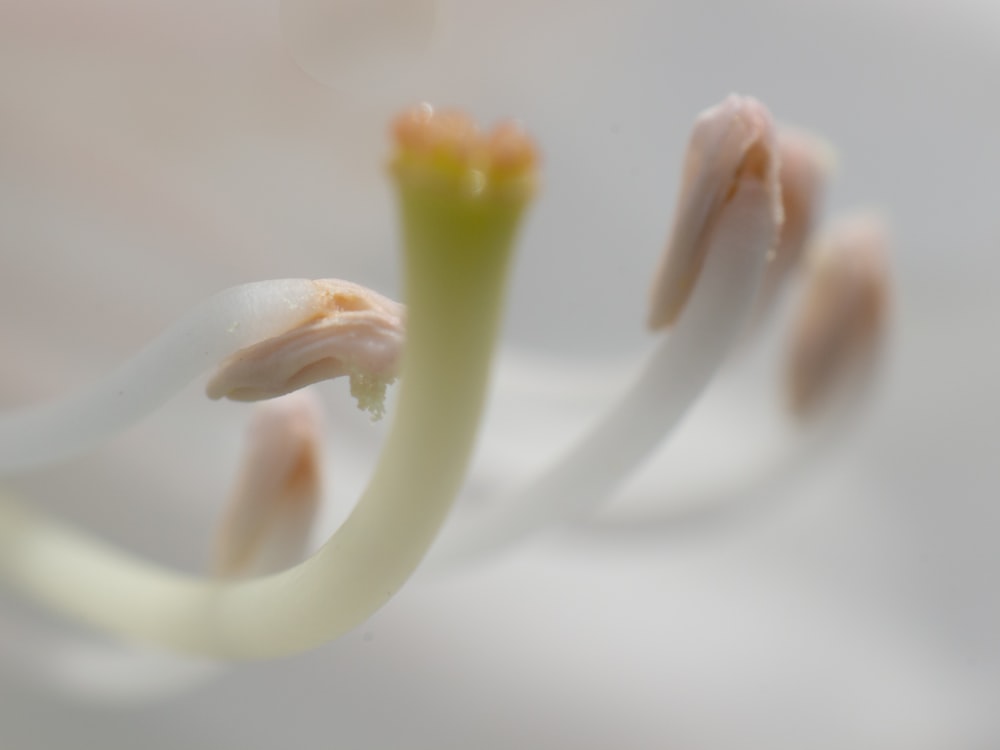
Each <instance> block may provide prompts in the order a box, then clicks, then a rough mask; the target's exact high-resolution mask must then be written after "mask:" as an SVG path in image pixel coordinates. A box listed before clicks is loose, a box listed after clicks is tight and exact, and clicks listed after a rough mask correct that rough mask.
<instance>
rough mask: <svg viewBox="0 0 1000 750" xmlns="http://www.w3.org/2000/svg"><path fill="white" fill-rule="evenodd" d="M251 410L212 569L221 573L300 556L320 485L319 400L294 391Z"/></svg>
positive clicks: (267, 567)
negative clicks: (251, 418)
mask: <svg viewBox="0 0 1000 750" xmlns="http://www.w3.org/2000/svg"><path fill="white" fill-rule="evenodd" d="M256 409H257V410H256V413H255V414H254V417H253V420H252V421H251V423H250V428H249V430H248V432H247V443H246V448H245V451H244V456H243V463H242V467H241V469H240V473H239V475H238V477H237V479H236V483H235V485H234V487H233V491H232V495H231V496H230V499H229V503H228V506H227V509H226V512H225V516H224V518H223V522H222V525H221V527H220V529H219V535H218V538H217V541H216V548H215V563H214V572H215V574H216V575H218V576H222V577H226V578H243V577H249V576H253V575H263V574H267V573H276V572H279V571H281V570H284V569H285V568H288V567H291V566H292V565H296V564H298V563H300V562H301V561H302V560H303V559H304V558H305V557H306V554H307V552H308V544H309V534H310V531H311V528H312V524H313V519H314V517H315V515H316V509H317V508H318V506H319V502H320V497H321V492H322V487H321V485H322V478H321V466H322V458H321V443H322V431H321V420H320V412H319V407H318V405H317V403H316V402H315V401H314V400H313V399H312V398H310V397H309V396H308V394H307V393H295V394H292V395H290V396H284V397H283V398H279V399H276V400H275V401H272V402H269V403H266V404H261V405H260V406H258V407H256Z"/></svg>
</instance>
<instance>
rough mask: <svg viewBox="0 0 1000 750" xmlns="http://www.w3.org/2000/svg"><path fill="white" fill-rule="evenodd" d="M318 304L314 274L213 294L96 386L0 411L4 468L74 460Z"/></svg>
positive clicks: (2, 470)
mask: <svg viewBox="0 0 1000 750" xmlns="http://www.w3.org/2000/svg"><path fill="white" fill-rule="evenodd" d="M319 302H320V295H319V293H318V292H317V289H316V287H315V285H314V284H313V282H312V281H309V280H307V279H284V280H276V281H262V282H256V283H252V284H244V285H242V286H237V287H232V288H230V289H227V290H225V291H222V292H220V293H218V294H216V295H215V296H213V297H210V298H209V299H208V300H206V301H205V302H203V303H202V304H201V305H199V306H198V307H196V308H195V309H194V310H193V311H192V312H191V313H189V314H188V315H186V316H185V317H184V318H182V319H181V320H179V321H178V322H176V323H175V324H174V325H172V326H171V327H170V328H168V329H167V330H166V331H164V332H163V333H162V334H161V335H160V336H158V337H157V338H156V339H154V340H153V341H152V342H150V343H149V344H147V345H146V346H145V347H143V348H142V349H141V350H140V351H139V352H138V353H137V354H135V355H134V356H133V357H132V358H131V359H129V360H127V361H126V362H125V363H123V364H122V365H120V366H119V367H118V369H116V370H114V371H113V372H111V373H110V374H108V375H107V376H105V377H104V378H102V379H101V380H99V381H97V382H95V383H93V384H92V385H90V386H89V387H86V388H83V389H82V390H80V391H77V392H75V393H72V394H70V395H69V396H67V397H65V398H62V399H59V400H57V401H53V402H47V403H45V404H41V405H38V406H29V407H24V408H21V409H17V410H14V411H11V412H7V413H5V414H0V473H8V474H9V473H11V472H15V471H21V470H27V469H32V468H35V467H38V466H42V465H44V464H48V463H52V462H55V461H59V460H62V459H65V458H69V457H71V456H73V455H74V454H76V453H79V452H81V451H83V450H85V449H86V448H88V447H89V446H90V445H92V444H94V443H96V442H98V441H100V440H102V439H104V438H107V437H109V436H111V435H113V434H115V433H116V432H118V431H119V430H121V429H122V428H124V427H127V426H128V425H129V424H131V423H133V422H135V421H137V420H138V419H139V418H141V417H143V416H145V415H146V414H148V413H150V412H151V411H153V410H154V409H156V408H157V407H159V406H160V405H162V404H163V403H164V402H165V401H166V400H167V399H168V398H169V397H170V396H172V395H173V394H174V393H176V392H177V391H179V390H180V389H181V388H183V387H184V386H185V385H187V384H188V383H189V382H190V381H191V380H193V379H194V378H195V377H197V376H198V375H200V374H201V373H203V372H205V371H206V370H208V369H209V368H210V367H212V366H214V365H216V364H218V363H219V362H220V361H221V360H222V359H225V358H226V357H228V356H230V355H231V354H233V353H235V352H237V351H239V350H240V349H243V348H244V347H247V346H250V345H252V344H256V343H258V342H260V341H263V340H265V339H268V338H271V337H273V336H276V335H279V334H281V333H283V332H284V331H286V330H288V329H289V328H291V327H293V326H295V325H297V324H298V323H299V322H301V321H302V320H303V319H304V318H308V317H309V315H310V314H312V311H313V310H315V309H316V305H317V304H319Z"/></svg>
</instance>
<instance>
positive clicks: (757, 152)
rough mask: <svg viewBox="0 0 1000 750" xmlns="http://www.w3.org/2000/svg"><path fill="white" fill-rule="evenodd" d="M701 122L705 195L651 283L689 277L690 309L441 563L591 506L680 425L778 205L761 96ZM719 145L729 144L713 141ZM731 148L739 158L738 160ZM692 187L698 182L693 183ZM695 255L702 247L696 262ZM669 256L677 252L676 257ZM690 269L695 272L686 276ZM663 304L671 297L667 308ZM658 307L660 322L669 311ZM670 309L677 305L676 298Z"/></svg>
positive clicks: (722, 350)
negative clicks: (570, 441) (569, 440)
mask: <svg viewBox="0 0 1000 750" xmlns="http://www.w3.org/2000/svg"><path fill="white" fill-rule="evenodd" d="M750 116H752V121H753V123H754V124H755V125H754V128H753V129H752V135H753V139H752V141H751V142H750V145H748V146H746V147H745V148H742V147H739V148H738V147H736V146H734V145H733V144H734V143H736V144H744V143H746V141H747V130H746V129H745V128H744V125H743V124H742V123H743V122H744V120H745V119H746V118H747V117H750ZM695 130H696V135H695V137H694V138H693V139H692V146H691V151H690V152H689V157H688V159H687V166H688V170H687V172H686V174H685V175H684V181H685V189H684V194H685V196H689V195H691V194H693V193H695V194H697V195H698V196H699V197H698V199H692V198H689V197H682V199H681V201H680V207H679V210H681V211H687V212H691V213H692V214H693V216H684V215H682V216H678V217H677V218H676V220H675V225H674V226H675V230H674V240H673V241H672V242H671V244H670V246H669V248H668V251H667V252H668V256H669V257H668V258H667V260H666V261H665V262H664V265H662V266H661V271H660V274H659V275H658V279H657V286H656V287H655V288H657V289H666V288H667V287H669V288H670V289H673V290H677V291H679V290H681V288H682V287H683V286H685V285H687V284H688V283H689V282H690V286H691V288H690V289H689V290H687V292H686V293H685V294H684V297H685V302H686V304H685V306H684V308H685V309H684V313H683V315H680V317H679V319H678V320H677V323H676V326H675V328H674V330H673V331H672V332H671V334H670V335H669V336H668V337H667V338H666V339H665V340H664V341H663V343H661V344H660V346H659V347H658V348H657V349H656V351H655V352H654V353H653V356H652V357H651V358H650V360H649V362H648V363H647V365H646V367H645V368H644V370H643V371H642V372H641V373H640V375H639V377H638V379H637V380H636V382H635V384H634V385H633V386H632V387H631V388H630V389H629V390H628V391H627V392H626V393H625V395H624V396H623V397H622V398H621V400H620V401H619V402H618V403H617V404H616V405H615V406H614V407H612V408H611V409H610V410H609V411H608V413H607V414H606V415H605V416H604V417H603V418H601V419H600V420H599V421H598V422H597V424H596V425H595V426H594V427H593V428H592V429H591V430H590V431H589V432H588V433H587V434H586V435H584V436H583V438H582V439H581V440H580V441H579V442H577V444H576V445H575V446H574V447H573V448H572V449H570V450H569V451H568V452H567V453H566V455H565V456H564V457H563V458H562V459H560V460H559V461H557V462H556V463H555V464H554V465H553V466H551V467H550V468H549V469H548V470H546V471H545V472H543V473H542V475H541V476H539V477H538V478H537V479H535V481H533V482H532V483H530V484H529V485H527V486H526V487H524V488H523V489H521V490H520V491H519V492H517V493H516V494H515V495H514V496H513V497H509V498H503V499H499V500H497V501H496V502H495V503H492V504H491V507H490V510H487V511H484V512H482V513H480V514H479V515H478V516H476V517H474V518H469V519H467V520H466V522H464V523H461V522H460V523H458V524H456V528H455V533H454V534H452V535H451V536H450V537H446V539H445V540H443V541H444V544H443V545H442V546H440V547H439V548H437V549H436V550H435V554H434V557H433V561H434V563H435V564H436V565H438V566H440V567H442V568H448V567H451V566H453V565H454V564H455V563H465V562H467V561H469V560H470V559H476V558H481V557H483V556H485V555H488V554H490V553H493V552H496V551H497V550H498V549H500V548H503V547H505V546H507V545H509V544H511V543H512V542H515V541H518V540H521V539H523V538H524V537H525V536H527V535H528V534H529V533H531V532H533V531H537V530H539V529H542V528H545V527H546V526H547V525H548V524H551V523H554V522H557V521H561V522H565V521H569V520H572V519H575V518H579V517H581V516H584V515H586V514H587V513H588V512H590V511H591V510H593V509H594V508H595V507H596V506H597V505H599V504H600V503H601V502H602V501H604V500H605V499H606V498H608V497H609V495H610V494H611V493H612V492H613V490H614V489H615V487H617V486H618V485H619V484H620V483H621V482H622V481H624V479H625V478H626V477H627V476H628V475H629V474H630V473H632V472H633V471H634V470H635V469H636V468H637V467H638V466H639V465H640V464H641V463H642V462H643V461H644V460H645V459H646V458H647V457H648V456H649V455H650V453H651V452H652V451H653V449H654V448H655V447H656V446H657V445H658V444H659V443H660V442H661V441H662V440H663V439H664V438H665V437H666V436H667V435H669V434H670V432H671V431H672V430H673V429H674V428H675V427H676V426H677V425H678V424H679V423H680V421H681V419H682V418H683V416H684V415H685V413H686V412H687V410H688V408H689V407H690V406H691V405H692V403H694V401H695V400H696V399H697V398H698V396H699V395H700V394H701V393H702V391H703V390H704V389H705V387H706V386H707V385H708V383H709V382H710V380H711V378H712V375H713V374H714V373H715V371H716V370H717V368H718V367H719V366H720V365H721V364H722V362H723V361H724V360H725V357H726V355H727V354H728V352H729V351H730V349H731V348H732V345H733V343H734V342H735V341H736V339H737V337H738V335H739V334H740V333H741V332H742V330H743V328H744V326H745V325H746V323H747V321H748V320H749V318H750V313H751V310H752V308H753V304H754V300H755V298H756V294H757V291H758V289H759V287H760V282H761V279H762V277H763V272H764V267H765V265H766V259H767V255H768V252H769V251H770V250H771V249H772V248H773V247H774V245H775V243H776V242H777V239H778V230H779V224H780V216H781V205H780V194H779V192H780V191H779V189H778V183H777V168H776V166H775V161H776V160H775V152H774V133H773V126H772V125H771V118H770V115H769V114H768V113H767V111H766V110H765V109H764V108H763V106H762V105H760V104H758V103H756V102H754V101H753V100H747V99H739V98H736V97H730V99H728V100H726V102H724V103H723V104H722V105H720V106H719V107H716V108H714V109H712V110H709V111H708V113H706V114H705V115H702V116H701V117H700V118H699V120H698V122H697V123H696V125H695ZM710 136H711V137H710ZM713 146H714V147H718V148H721V149H723V151H724V154H723V155H721V156H720V155H718V154H716V153H714V152H713V151H711V150H706V149H710V148H711V147H713ZM734 152H735V153H739V154H741V155H742V158H741V159H740V160H736V159H734V158H732V155H733V153H734ZM724 157H725V158H724ZM723 167H725V168H723ZM722 175H728V178H729V179H728V181H724V180H722V179H721V176H722ZM692 185H698V186H701V188H699V190H697V191H692V189H691V186H692ZM709 185H711V186H712V189H711V190H709V189H708V186H709ZM709 204H711V208H709ZM696 227H697V231H695V228H696ZM694 235H697V239H696V240H695V241H693V242H690V243H689V242H686V241H681V239H680V238H682V237H688V238H690V237H693V236H694ZM678 250H681V251H683V252H681V253H680V254H678ZM692 253H700V254H701V255H703V256H704V257H703V258H702V259H701V261H696V260H695V259H694V258H693V255H692ZM672 259H679V265H678V264H677V263H674V261H673V260H672ZM694 265H698V266H699V268H698V269H697V271H698V272H697V273H695V272H694V270H693V269H694ZM701 265H703V266H704V267H703V268H702V267H701ZM665 267H667V268H668V270H667V271H666V275H664V270H663V269H664V268H665ZM689 273H695V275H694V276H691V277H688V276H685V275H684V274H689ZM682 277H683V283H680V280H682ZM664 279H666V282H664ZM695 280H697V284H695ZM675 282H677V283H678V284H679V285H677V286H675V285H674V283H675ZM661 283H666V286H665V287H664V286H661ZM688 296H690V299H687V297H688ZM676 301H677V298H676V297H672V298H670V299H667V298H666V297H664V296H661V295H659V294H654V311H659V312H663V311H664V310H667V309H668V308H669V309H670V310H674V303H676ZM658 302H664V303H666V302H669V303H670V304H669V305H666V306H664V307H660V306H658V304H657V303H658ZM659 312H656V313H655V314H656V315H657V317H656V319H657V320H660V319H663V318H661V317H659ZM675 312H676V313H677V314H678V315H679V313H680V310H679V308H677V309H676V311H675ZM670 315H674V312H671V313H670ZM667 317H670V316H667ZM670 319H672V318H670Z"/></svg>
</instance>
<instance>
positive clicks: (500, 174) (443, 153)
mask: <svg viewBox="0 0 1000 750" xmlns="http://www.w3.org/2000/svg"><path fill="white" fill-rule="evenodd" d="M392 135H393V138H394V140H395V142H396V146H397V148H398V156H397V160H398V162H399V161H407V162H410V163H414V162H416V163H421V164H424V165H426V166H430V167H431V168H432V169H433V170H434V171H439V170H441V171H443V172H444V173H449V172H451V173H454V174H457V175H460V176H463V177H467V176H468V175H469V174H470V173H476V174H477V175H481V178H479V177H477V180H473V181H472V182H474V183H475V182H478V183H480V184H479V188H480V189H481V188H483V187H485V186H486V185H483V184H482V183H483V182H485V183H486V184H487V185H488V184H491V183H496V182H498V181H506V180H508V179H518V178H522V177H525V176H528V175H530V174H531V173H532V172H533V171H534V168H535V166H536V165H537V163H538V152H537V149H536V147H535V144H534V142H533V141H532V139H531V138H530V137H529V136H528V135H527V134H526V133H525V132H524V130H523V129H522V128H521V127H520V125H518V124H517V123H516V122H511V121H506V122H501V123H499V124H498V125H496V126H495V127H494V128H493V129H492V130H491V131H487V132H484V131H482V130H480V129H479V127H478V126H477V125H476V123H475V121H474V120H473V119H472V118H471V117H470V116H469V115H467V114H466V113H464V112H461V111H457V110H435V109H434V108H433V107H431V106H430V105H429V104H420V105H417V106H415V107H411V108H409V109H407V110H405V111H404V112H402V113H401V114H399V115H397V116H396V118H395V119H394V120H393V122H392ZM398 162H397V163H398ZM466 182H467V183H468V182H469V181H468V180H467V181H466ZM477 192H478V191H477Z"/></svg>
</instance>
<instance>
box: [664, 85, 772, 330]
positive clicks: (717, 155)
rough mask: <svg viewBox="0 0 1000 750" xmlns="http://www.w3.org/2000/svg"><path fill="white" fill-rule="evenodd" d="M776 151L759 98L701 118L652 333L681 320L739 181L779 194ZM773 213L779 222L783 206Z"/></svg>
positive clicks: (734, 99)
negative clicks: (753, 182)
mask: <svg viewBox="0 0 1000 750" xmlns="http://www.w3.org/2000/svg"><path fill="white" fill-rule="evenodd" d="M775 153H776V151H775V133H774V124H773V122H772V121H771V115H770V113H769V112H768V111H767V109H765V108H764V106H763V105H762V104H761V103H760V102H758V101H756V100H755V99H751V98H749V97H740V96H736V95H733V96H730V97H729V98H727V99H726V100H725V101H723V102H722V103H721V104H719V105H718V106H716V107H712V108H711V109H709V110H706V111H705V112H703V113H702V114H701V115H699V117H698V119H697V120H696V121H695V124H694V130H693V131H692V133H691V141H690V143H689V144H688V150H687V155H686V157H685V160H684V174H683V178H682V182H681V191H680V196H679V198H678V201H677V213H676V217H675V221H674V227H673V231H672V232H671V235H670V239H669V241H668V242H667V249H666V252H665V253H664V254H663V258H662V261H661V263H660V267H659V269H658V270H657V272H656V274H655V276H654V280H653V288H652V294H651V296H650V312H649V327H650V328H651V329H653V330H658V329H660V328H665V327H668V326H671V325H673V324H674V323H675V322H676V321H677V318H678V317H679V316H680V314H681V311H682V310H683V309H684V306H685V304H686V303H687V301H688V298H689V297H690V296H691V292H692V290H693V289H694V285H695V283H696V282H697V280H698V275H699V274H700V273H701V269H702V266H703V265H704V263H705V258H706V256H707V253H708V243H709V241H710V238H711V236H712V233H713V231H714V225H715V224H716V223H717V222H718V221H719V216H720V214H721V213H722V212H723V211H724V210H725V207H726V204H727V203H728V202H729V201H730V200H731V199H732V197H733V194H734V191H735V190H736V188H737V186H738V185H739V183H740V181H741V180H742V179H745V178H747V177H752V178H754V179H757V180H758V181H760V182H762V183H764V184H767V185H770V186H773V189H774V190H775V193H776V195H777V191H778V190H779V188H778V180H777V174H778V160H777V158H775ZM774 211H775V216H774V221H775V222H776V223H778V224H780V223H781V204H780V203H776V204H775V208H774Z"/></svg>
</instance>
